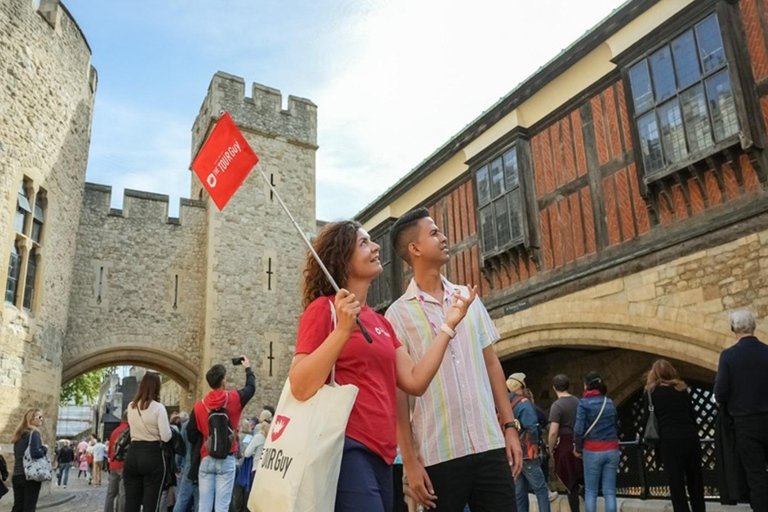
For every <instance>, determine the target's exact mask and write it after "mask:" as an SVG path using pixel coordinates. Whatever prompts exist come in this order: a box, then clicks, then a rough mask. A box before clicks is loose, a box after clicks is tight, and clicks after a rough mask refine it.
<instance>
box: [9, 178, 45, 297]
mask: <svg viewBox="0 0 768 512" xmlns="http://www.w3.org/2000/svg"><path fill="white" fill-rule="evenodd" d="M46 205H47V201H46V193H45V190H43V189H39V190H38V191H37V193H35V187H34V186H33V183H32V181H31V180H29V179H28V178H26V177H24V179H22V181H21V183H20V184H19V192H18V195H17V198H16V217H15V219H14V228H15V231H16V236H15V240H14V242H13V245H12V246H11V255H10V258H9V260H8V278H7V280H6V282H5V302H6V303H8V304H13V305H14V306H16V307H18V308H24V309H25V310H27V311H29V312H32V310H33V309H34V304H35V288H36V284H37V280H38V274H39V272H38V270H39V268H40V261H41V258H42V248H41V242H42V236H43V224H44V223H45V212H46ZM22 269H23V270H26V272H22ZM24 276H25V277H24ZM22 279H23V280H24V282H23V283H19V281H21V280H22Z"/></svg>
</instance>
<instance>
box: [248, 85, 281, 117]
mask: <svg viewBox="0 0 768 512" xmlns="http://www.w3.org/2000/svg"><path fill="white" fill-rule="evenodd" d="M249 99H250V100H252V101H253V104H254V105H255V106H256V108H257V109H259V110H261V111H264V112H280V111H281V110H282V108H283V94H282V93H281V92H280V91H279V90H278V89H275V88H274V87H267V86H266V85H262V84H257V83H256V82H254V83H253V85H252V86H251V97H250V98H245V100H246V101H247V100H249Z"/></svg>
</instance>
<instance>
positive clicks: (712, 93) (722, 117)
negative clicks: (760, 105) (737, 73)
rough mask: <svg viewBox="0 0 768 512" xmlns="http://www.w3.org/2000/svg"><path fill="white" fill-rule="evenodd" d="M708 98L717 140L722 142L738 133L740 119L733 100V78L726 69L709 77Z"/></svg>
mask: <svg viewBox="0 0 768 512" xmlns="http://www.w3.org/2000/svg"><path fill="white" fill-rule="evenodd" d="M706 84H707V98H708V99H709V110H710V112H711V113H712V124H713V125H714V127H715V140H716V141H717V142H720V141H721V140H724V139H727V138H728V137H730V136H731V135H734V134H736V133H738V131H739V120H738V118H737V116H736V103H735V102H734V101H733V92H732V91H731V79H730V78H729V77H728V70H727V69H725V70H723V71H721V72H719V73H718V74H716V75H714V76H713V77H711V78H709V79H707V81H706Z"/></svg>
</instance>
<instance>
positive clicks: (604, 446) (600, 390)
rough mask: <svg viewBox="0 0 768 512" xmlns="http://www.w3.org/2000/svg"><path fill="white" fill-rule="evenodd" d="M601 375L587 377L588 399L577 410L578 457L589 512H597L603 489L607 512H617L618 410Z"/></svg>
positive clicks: (576, 445)
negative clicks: (580, 461)
mask: <svg viewBox="0 0 768 512" xmlns="http://www.w3.org/2000/svg"><path fill="white" fill-rule="evenodd" d="M607 393H608V387H607V386H606V385H605V382H604V381H603V378H602V377H601V376H600V374H599V373H597V372H594V371H593V372H589V373H588V374H587V375H586V377H584V397H583V398H582V399H581V400H580V401H579V406H578V407H577V409H576V425H575V426H574V429H573V432H574V445H575V446H574V454H575V455H576V457H581V458H583V459H584V501H585V507H586V512H595V511H596V510H597V493H598V491H599V489H600V488H602V490H603V498H605V512H616V475H617V473H618V471H619V460H620V454H619V429H618V416H617V414H616V406H615V405H614V403H613V400H611V399H610V398H608V397H607V396H606V395H607Z"/></svg>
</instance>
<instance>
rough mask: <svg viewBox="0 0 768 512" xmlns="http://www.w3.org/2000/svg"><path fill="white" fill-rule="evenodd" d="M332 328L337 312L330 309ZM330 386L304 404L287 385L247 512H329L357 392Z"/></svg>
mask: <svg viewBox="0 0 768 512" xmlns="http://www.w3.org/2000/svg"><path fill="white" fill-rule="evenodd" d="M331 314H332V316H333V323H334V325H335V324H336V310H335V309H334V307H333V304H331ZM334 374H335V372H331V380H330V384H326V385H324V386H323V387H321V388H320V389H319V390H318V391H317V393H315V395H314V396H313V397H312V398H310V399H309V400H306V401H304V402H300V401H298V400H296V399H295V398H294V397H293V395H292V394H291V383H290V381H288V380H286V382H285V386H283V392H282V394H281V395H280V402H278V404H277V410H276V412H275V417H274V418H273V419H272V426H271V428H270V430H269V433H268V434H267V441H266V443H265V444H264V449H263V451H262V452H261V460H259V461H254V467H255V468H256V476H255V478H254V481H253V487H252V488H251V495H250V498H249V499H248V510H250V511H251V512H330V511H332V510H333V508H334V504H335V501H336V486H337V484H338V482H339V470H340V469H341V456H342V453H343V451H344V432H345V430H346V428H347V421H348V420H349V413H350V412H351V411H352V406H353V405H354V404H355V399H356V398H357V391H358V389H357V386H353V385H351V384H348V385H343V386H341V385H338V384H336V382H335V375H334Z"/></svg>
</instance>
